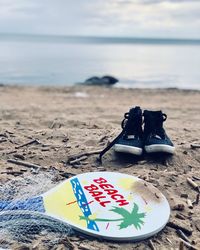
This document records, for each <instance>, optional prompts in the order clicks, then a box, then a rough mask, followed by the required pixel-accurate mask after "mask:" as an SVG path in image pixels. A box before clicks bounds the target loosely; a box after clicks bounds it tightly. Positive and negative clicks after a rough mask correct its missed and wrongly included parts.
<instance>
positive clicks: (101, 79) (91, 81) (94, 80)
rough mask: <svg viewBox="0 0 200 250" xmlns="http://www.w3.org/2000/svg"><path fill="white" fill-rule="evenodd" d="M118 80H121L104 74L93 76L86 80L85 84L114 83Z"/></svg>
mask: <svg viewBox="0 0 200 250" xmlns="http://www.w3.org/2000/svg"><path fill="white" fill-rule="evenodd" d="M118 81H119V80H118V79H117V78H115V77H113V76H103V77H97V76H93V77H91V78H88V79H87V80H85V82H84V83H83V84H86V85H114V84H115V83H117V82H118Z"/></svg>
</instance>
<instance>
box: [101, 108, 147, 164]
mask: <svg viewBox="0 0 200 250" xmlns="http://www.w3.org/2000/svg"><path fill="white" fill-rule="evenodd" d="M121 127H122V132H121V133H120V134H119V135H118V136H117V137H116V138H115V139H114V140H113V141H112V142H111V143H110V144H109V145H108V147H106V148H105V149H104V150H103V151H102V152H101V153H100V160H101V158H102V156H103V155H104V154H105V153H106V152H107V151H108V150H109V149H110V148H111V147H112V146H114V150H115V151H116V152H123V153H130V154H133V155H141V154H142V151H143V141H142V110H141V109H140V107H135V108H132V109H130V111H129V112H128V113H125V114H124V120H123V121H122V123H121Z"/></svg>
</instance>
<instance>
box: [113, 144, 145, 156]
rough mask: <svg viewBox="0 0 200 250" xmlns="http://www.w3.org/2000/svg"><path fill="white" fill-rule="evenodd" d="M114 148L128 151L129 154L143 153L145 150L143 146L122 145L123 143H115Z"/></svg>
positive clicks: (118, 150) (119, 150)
mask: <svg viewBox="0 0 200 250" xmlns="http://www.w3.org/2000/svg"><path fill="white" fill-rule="evenodd" d="M114 150H115V151H116V152H120V153H128V154H133V155H141V154H142V151H143V150H142V148H137V147H131V146H127V145H121V144H115V146H114Z"/></svg>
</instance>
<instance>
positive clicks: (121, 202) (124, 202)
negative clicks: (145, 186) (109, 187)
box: [116, 200, 129, 207]
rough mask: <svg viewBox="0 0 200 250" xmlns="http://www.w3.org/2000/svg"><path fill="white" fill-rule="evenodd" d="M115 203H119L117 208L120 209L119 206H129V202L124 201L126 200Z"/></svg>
mask: <svg viewBox="0 0 200 250" xmlns="http://www.w3.org/2000/svg"><path fill="white" fill-rule="evenodd" d="M116 202H118V203H119V206H120V207H121V206H126V205H128V204H129V202H128V201H126V200H119V201H116Z"/></svg>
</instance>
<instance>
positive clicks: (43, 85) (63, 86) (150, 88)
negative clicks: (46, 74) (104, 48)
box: [0, 83, 200, 92]
mask: <svg viewBox="0 0 200 250" xmlns="http://www.w3.org/2000/svg"><path fill="white" fill-rule="evenodd" d="M7 87H8V88H36V89H40V88H41V89H46V88H47V89H51V88H52V89H65V88H71V89H73V88H100V89H101V88H108V89H119V90H120V89H121V90H130V91H131V90H141V91H143V90H144V91H148V90H150V91H162V90H164V91H168V90H169V91H186V92H187V91H190V92H193V91H194V92H200V89H195V88H194V89H193V88H179V87H160V88H158V87H128V86H126V87H123V86H117V85H113V86H109V85H108V86H107V85H84V84H71V85H66V84H61V85H56V84H55V85H54V84H52V85H51V84H50V85H45V84H39V85H34V84H30V85H29V84H28V85H26V84H6V83H0V89H1V88H7Z"/></svg>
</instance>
